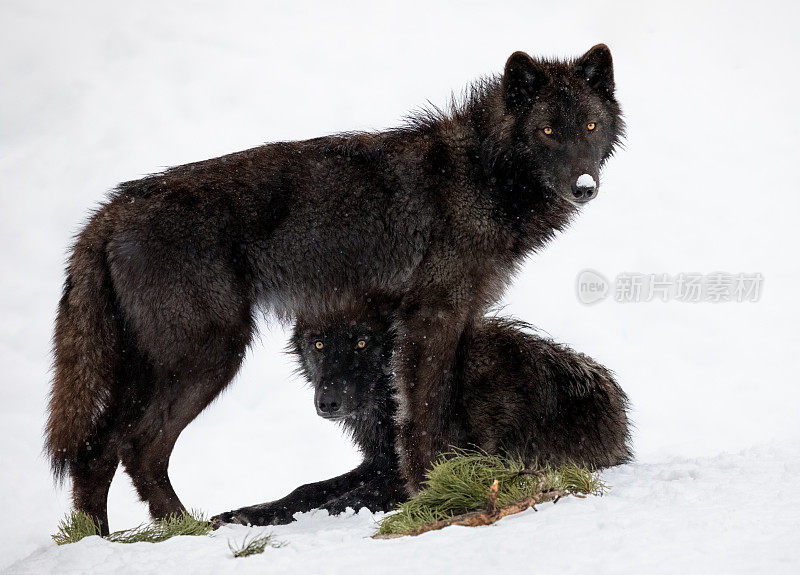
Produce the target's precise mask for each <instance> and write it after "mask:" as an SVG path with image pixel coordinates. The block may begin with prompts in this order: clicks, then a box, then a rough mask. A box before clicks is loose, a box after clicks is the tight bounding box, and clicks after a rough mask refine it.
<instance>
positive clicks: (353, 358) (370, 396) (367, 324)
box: [214, 316, 631, 525]
mask: <svg viewBox="0 0 800 575" xmlns="http://www.w3.org/2000/svg"><path fill="white" fill-rule="evenodd" d="M526 327H527V326H525V325H524V324H520V323H518V322H514V321H510V320H505V319H499V318H486V319H484V320H483V321H482V322H481V323H480V325H479V326H477V327H476V328H475V330H474V331H473V332H472V335H471V337H470V338H469V339H468V340H465V341H464V342H462V345H461V348H460V356H461V358H460V360H459V365H458V367H459V370H458V372H459V375H458V382H459V385H458V392H457V394H456V395H455V397H454V399H455V404H456V406H457V407H456V408H455V409H457V410H458V411H460V412H462V413H463V417H461V418H460V419H459V421H460V422H461V423H460V425H463V429H462V430H460V433H458V434H457V436H459V437H463V438H464V439H463V443H461V444H456V445H454V447H473V448H474V447H477V448H478V449H481V450H484V451H486V452H487V453H506V454H511V455H514V456H519V457H521V458H522V459H523V460H524V461H525V462H526V463H528V464H535V463H539V464H555V465H558V464H563V463H568V462H575V463H578V464H580V465H584V466H588V467H594V468H599V467H608V466H612V465H619V464H621V463H624V462H626V461H628V460H629V459H630V457H631V452H630V448H629V446H628V439H629V434H628V418H627V413H626V409H627V404H628V400H627V397H626V395H625V393H624V392H623V391H622V389H621V388H620V387H619V386H618V385H617V383H616V382H615V381H614V378H613V376H612V375H611V373H610V372H609V371H607V370H606V369H605V368H604V367H603V366H601V365H599V364H597V363H596V362H594V361H593V360H592V359H590V358H589V357H586V356H585V355H583V354H580V353H575V352H574V351H572V350H571V349H569V348H567V347H565V346H562V345H558V344H556V343H554V342H552V341H550V340H547V339H543V338H541V337H538V336H536V335H533V334H531V333H528V332H526V331H525V328H526ZM393 342H394V337H393V336H392V333H391V321H389V320H388V318H387V317H386V316H383V317H369V316H368V317H366V318H364V319H359V320H358V321H354V320H353V318H348V319H345V320H340V321H338V322H334V323H332V324H327V325H319V324H316V325H315V324H313V323H312V324H308V323H301V324H298V326H297V327H296V329H295V333H294V337H293V338H292V349H293V351H294V353H295V354H296V355H297V356H298V357H299V359H300V366H301V371H302V373H303V374H304V375H305V377H306V378H307V379H308V380H309V381H310V382H311V383H312V384H313V385H314V389H315V394H314V402H315V405H316V407H317V413H318V414H319V415H321V416H322V417H325V418H328V419H332V420H335V421H338V422H340V423H341V424H342V425H343V426H344V428H345V429H346V430H347V431H349V432H350V433H351V435H352V437H353V440H354V441H355V443H356V445H358V447H359V448H360V449H361V451H362V453H363V454H364V461H363V463H362V464H361V465H359V466H358V467H356V468H355V469H353V470H352V471H350V472H348V473H345V474H344V475H341V476H339V477H335V478H333V479H329V480H327V481H320V482H317V483H310V484H308V485H303V486H301V487H298V488H297V489H295V490H294V491H293V492H292V493H290V494H289V495H288V496H286V497H284V498H283V499H279V500H278V501H273V502H270V503H264V504H261V505H255V506H252V507H244V508H242V509H237V510H234V511H229V512H227V513H222V514H220V515H217V516H216V517H214V521H215V523H217V524H222V523H231V522H233V523H242V524H245V525H246V524H252V525H270V524H272V525H277V524H282V523H288V522H290V521H292V516H293V515H294V514H295V513H297V512H298V511H310V510H311V509H317V508H322V509H327V510H328V511H329V512H331V513H334V514H336V513H341V512H342V511H344V510H345V509H346V508H347V507H350V508H352V509H356V510H358V509H360V508H361V507H367V508H368V509H370V510H372V511H379V510H389V509H391V508H393V507H394V506H396V505H397V504H398V503H399V502H400V501H402V500H403V499H404V497H403V495H404V494H403V491H402V489H401V488H400V478H399V474H398V470H397V458H396V455H395V451H394V438H395V431H394V425H393V421H392V419H393V417H394V416H395V414H396V413H395V411H396V403H395V401H394V399H393V395H394V390H393V387H392V383H391V376H390V358H391V353H392V345H393Z"/></svg>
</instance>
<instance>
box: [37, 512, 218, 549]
mask: <svg viewBox="0 0 800 575" xmlns="http://www.w3.org/2000/svg"><path fill="white" fill-rule="evenodd" d="M209 533H211V522H210V521H207V520H206V518H205V516H204V515H203V514H202V513H201V512H198V511H194V510H193V511H192V512H191V513H188V512H183V513H179V514H177V515H171V516H169V517H167V518H166V519H161V520H159V521H153V522H151V523H143V524H142V525H139V526H138V527H135V528H133V529H126V530H124V531H116V532H114V533H112V534H111V535H109V536H108V537H107V538H106V539H108V540H109V541H112V542H114V543H138V542H140V541H146V542H149V543H158V542H159V541H165V540H167V539H169V538H170V537H175V536H176V535H208V534H209ZM90 535H100V526H99V525H98V524H97V523H96V522H95V521H94V519H92V517H91V516H90V515H88V514H86V513H84V512H82V511H72V512H70V513H69V514H67V516H66V517H64V519H62V520H61V521H60V522H59V524H58V532H57V533H56V534H55V535H52V537H53V541H55V542H56V543H57V544H58V545H64V544H66V543H75V542H76V541H80V540H81V539H83V538H84V537H88V536H90Z"/></svg>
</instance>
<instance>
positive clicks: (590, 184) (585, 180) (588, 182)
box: [575, 174, 597, 188]
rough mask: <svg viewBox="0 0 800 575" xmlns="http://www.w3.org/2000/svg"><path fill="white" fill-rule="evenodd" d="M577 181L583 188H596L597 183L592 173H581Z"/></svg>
mask: <svg viewBox="0 0 800 575" xmlns="http://www.w3.org/2000/svg"><path fill="white" fill-rule="evenodd" d="M575 183H576V184H577V185H578V186H580V187H582V188H594V187H595V186H596V185H597V184H596V183H595V181H594V178H593V177H592V176H591V175H590V174H581V175H580V176H579V177H578V180H577V181H576V182H575Z"/></svg>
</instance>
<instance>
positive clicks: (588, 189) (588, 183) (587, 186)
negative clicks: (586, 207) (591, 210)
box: [572, 174, 597, 203]
mask: <svg viewBox="0 0 800 575" xmlns="http://www.w3.org/2000/svg"><path fill="white" fill-rule="evenodd" d="M596 191H597V184H596V183H595V181H594V178H593V177H592V176H590V175H589V174H581V177H579V178H578V179H577V180H575V183H574V184H572V195H573V196H574V198H575V201H576V202H578V203H584V202H588V201H589V200H591V199H592V198H593V197H594V196H595V192H596Z"/></svg>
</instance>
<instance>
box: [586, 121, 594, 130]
mask: <svg viewBox="0 0 800 575" xmlns="http://www.w3.org/2000/svg"><path fill="white" fill-rule="evenodd" d="M596 126H597V124H595V123H594V122H589V123H588V124H586V127H587V128H589V130H594V129H595V127H596Z"/></svg>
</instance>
